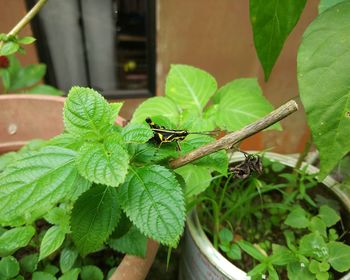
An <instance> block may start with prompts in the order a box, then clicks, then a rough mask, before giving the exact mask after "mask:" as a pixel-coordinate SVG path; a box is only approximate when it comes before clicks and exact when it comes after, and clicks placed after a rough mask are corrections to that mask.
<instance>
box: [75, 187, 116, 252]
mask: <svg viewBox="0 0 350 280" xmlns="http://www.w3.org/2000/svg"><path fill="white" fill-rule="evenodd" d="M119 218H120V208H119V202H118V197H117V191H116V189H115V188H111V187H107V186H103V185H95V186H93V187H92V188H91V189H90V190H88V191H87V192H85V193H83V194H82V195H81V196H80V197H79V198H78V200H77V201H76V203H75V204H74V208H73V211H72V218H71V228H72V238H73V241H74V243H75V245H76V246H77V248H78V250H79V251H80V253H81V254H82V255H86V254H88V253H91V252H94V251H96V250H98V249H100V248H101V246H102V245H103V242H105V241H106V240H107V238H108V237H109V235H110V234H111V233H112V231H113V229H114V228H115V227H116V225H117V224H118V221H119Z"/></svg>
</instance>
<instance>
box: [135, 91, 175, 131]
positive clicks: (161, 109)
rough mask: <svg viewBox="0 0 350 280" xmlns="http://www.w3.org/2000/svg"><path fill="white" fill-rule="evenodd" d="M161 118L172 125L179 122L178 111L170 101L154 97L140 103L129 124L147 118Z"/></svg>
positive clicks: (165, 98) (162, 97)
mask: <svg viewBox="0 0 350 280" xmlns="http://www.w3.org/2000/svg"><path fill="white" fill-rule="evenodd" d="M153 116H163V117H166V118H168V119H169V120H171V121H172V122H173V123H176V124H177V122H178V120H179V109H178V108H177V106H176V103H174V102H173V101H172V100H171V99H169V98H167V97H164V96H156V97H152V98H149V99H147V100H146V101H145V102H143V103H141V104H140V106H139V107H137V109H136V110H135V112H134V114H133V117H132V119H131V122H138V123H140V122H144V121H145V119H146V118H147V117H153Z"/></svg>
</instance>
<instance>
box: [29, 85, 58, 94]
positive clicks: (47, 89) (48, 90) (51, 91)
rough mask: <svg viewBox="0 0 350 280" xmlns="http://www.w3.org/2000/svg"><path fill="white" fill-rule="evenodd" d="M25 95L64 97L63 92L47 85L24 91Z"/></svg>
mask: <svg viewBox="0 0 350 280" xmlns="http://www.w3.org/2000/svg"><path fill="white" fill-rule="evenodd" d="M25 93H34V94H44V95H54V96H62V95H64V92H63V91H61V90H59V89H57V88H55V87H52V86H49V85H36V86H34V87H32V88H30V89H28V90H25Z"/></svg>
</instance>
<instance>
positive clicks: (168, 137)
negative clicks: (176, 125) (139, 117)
mask: <svg viewBox="0 0 350 280" xmlns="http://www.w3.org/2000/svg"><path fill="white" fill-rule="evenodd" d="M146 122H147V123H148V124H149V126H150V127H151V129H152V130H153V138H152V140H154V142H156V143H157V144H159V147H160V146H161V145H162V144H163V143H171V142H175V143H176V145H177V147H176V148H177V150H178V151H181V147H180V144H179V142H180V141H182V140H184V139H185V138H186V136H187V135H189V134H202V135H213V134H216V133H217V131H203V132H190V131H188V130H179V129H167V128H165V127H164V126H161V125H158V124H155V123H154V122H153V121H152V120H151V118H146Z"/></svg>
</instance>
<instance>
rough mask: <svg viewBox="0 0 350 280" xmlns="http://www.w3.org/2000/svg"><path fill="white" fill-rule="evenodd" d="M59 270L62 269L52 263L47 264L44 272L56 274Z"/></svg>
mask: <svg viewBox="0 0 350 280" xmlns="http://www.w3.org/2000/svg"><path fill="white" fill-rule="evenodd" d="M59 271H60V269H59V268H58V267H57V266H55V265H53V264H50V263H49V264H47V265H46V266H45V268H44V270H43V272H47V273H50V274H51V275H56V274H57V273H58V272H59Z"/></svg>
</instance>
